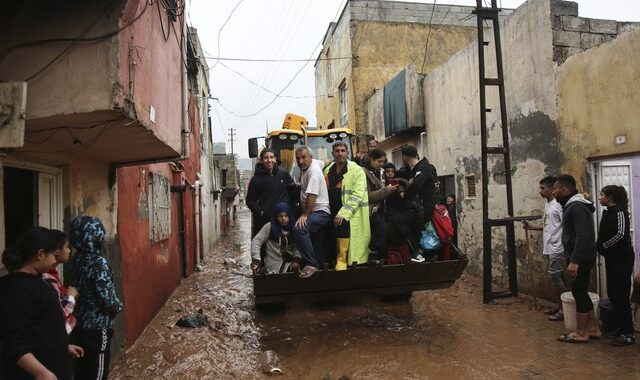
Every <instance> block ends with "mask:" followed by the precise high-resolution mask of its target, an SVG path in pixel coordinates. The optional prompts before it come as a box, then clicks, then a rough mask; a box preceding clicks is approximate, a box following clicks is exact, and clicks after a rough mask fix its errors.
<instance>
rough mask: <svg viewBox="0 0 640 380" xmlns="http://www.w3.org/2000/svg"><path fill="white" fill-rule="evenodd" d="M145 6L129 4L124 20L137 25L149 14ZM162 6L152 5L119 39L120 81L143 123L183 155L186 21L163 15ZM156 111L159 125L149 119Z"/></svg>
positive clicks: (138, 1)
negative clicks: (183, 84) (184, 37)
mask: <svg viewBox="0 0 640 380" xmlns="http://www.w3.org/2000/svg"><path fill="white" fill-rule="evenodd" d="M145 3H147V1H146V0H129V1H128V2H127V4H126V5H125V7H124V9H123V15H122V17H121V18H122V19H124V20H132V19H133V18H134V17H135V16H136V15H139V14H140V13H141V12H142V11H143V10H144V9H145ZM159 3H160V2H159V1H154V2H153V4H152V5H148V6H147V8H146V10H145V11H144V13H143V14H142V16H141V17H140V19H138V20H137V21H136V22H135V23H134V24H133V25H131V26H130V27H128V28H127V29H125V30H123V31H122V32H121V33H120V34H119V36H118V38H119V40H120V41H119V42H120V43H119V58H118V64H119V68H118V77H119V82H120V87H121V91H123V93H124V94H125V96H127V97H128V98H130V99H133V103H134V106H135V108H136V115H137V118H138V120H139V121H141V122H142V123H143V124H144V125H145V126H146V127H147V128H150V129H151V130H153V131H154V133H155V134H156V135H157V136H158V137H159V138H160V139H161V140H163V141H164V142H165V143H166V144H167V145H169V146H171V147H172V148H173V149H174V150H175V151H176V152H179V151H180V149H181V146H180V128H181V126H182V82H181V80H182V65H181V59H182V58H181V57H182V51H181V46H180V41H181V36H182V16H181V17H178V20H177V21H175V22H171V21H169V19H168V18H167V13H166V11H165V10H164V9H163V8H162V7H160V8H161V12H160V15H159V14H158V9H157V7H158V6H159ZM121 23H122V21H121ZM163 27H164V33H165V34H164V35H163V32H162V28H163ZM167 33H168V35H167ZM165 36H167V39H166V41H165V38H164V37H165ZM150 106H153V107H154V108H155V113H156V117H155V122H152V121H151V120H150V117H149V110H150Z"/></svg>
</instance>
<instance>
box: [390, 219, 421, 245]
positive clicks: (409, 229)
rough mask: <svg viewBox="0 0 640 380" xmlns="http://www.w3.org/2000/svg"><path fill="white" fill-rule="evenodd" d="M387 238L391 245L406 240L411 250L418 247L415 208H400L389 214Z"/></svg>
mask: <svg viewBox="0 0 640 380" xmlns="http://www.w3.org/2000/svg"><path fill="white" fill-rule="evenodd" d="M387 240H388V242H389V243H390V244H393V245H400V244H402V243H404V242H408V243H409V245H410V249H411V250H412V251H413V250H415V249H417V248H418V233H417V227H416V212H415V210H412V209H409V210H402V211H399V212H395V213H393V214H392V215H390V216H389V222H388V224H387Z"/></svg>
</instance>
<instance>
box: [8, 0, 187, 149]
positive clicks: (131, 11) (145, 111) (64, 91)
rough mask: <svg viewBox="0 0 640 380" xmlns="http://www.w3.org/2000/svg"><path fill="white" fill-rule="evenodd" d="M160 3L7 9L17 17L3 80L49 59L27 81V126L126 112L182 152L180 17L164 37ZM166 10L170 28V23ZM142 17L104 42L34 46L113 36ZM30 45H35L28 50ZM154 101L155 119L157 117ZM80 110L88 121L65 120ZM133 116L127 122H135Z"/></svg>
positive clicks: (11, 23)
mask: <svg viewBox="0 0 640 380" xmlns="http://www.w3.org/2000/svg"><path fill="white" fill-rule="evenodd" d="M18 3H21V4H18ZM156 6H157V5H148V3H147V2H146V1H144V0H119V1H115V2H109V3H107V2H101V1H88V2H70V3H64V4H54V3H51V4H49V3H46V2H45V3H31V2H17V3H16V4H12V5H10V6H8V7H9V8H8V9H7V12H8V13H7V14H9V13H11V14H12V15H13V17H10V18H8V19H7V23H6V24H5V25H3V28H5V30H7V31H8V32H7V33H3V34H2V36H0V50H3V51H4V52H6V54H5V55H3V57H0V80H7V81H11V80H15V81H23V80H26V79H28V78H30V77H31V76H32V75H34V74H35V73H37V72H38V71H40V70H41V69H43V68H45V67H46V66H47V65H48V64H50V66H48V67H47V68H46V69H44V70H43V71H42V72H41V73H40V74H39V75H37V76H36V77H34V78H33V79H30V80H29V81H28V90H27V129H29V128H30V126H31V125H32V123H33V122H36V123H37V125H38V126H41V125H42V124H43V123H48V124H50V125H47V126H48V127H55V126H59V125H60V124H62V125H74V124H77V123H79V122H84V123H87V124H89V125H91V122H93V123H94V124H95V123H96V122H97V121H104V120H113V119H118V118H122V117H125V118H128V119H133V120H138V121H139V123H140V125H142V126H144V128H146V129H148V130H150V131H152V132H153V134H154V135H155V136H156V137H157V138H158V139H159V140H161V141H162V142H163V143H164V144H166V145H167V146H169V147H170V148H172V149H173V151H174V152H180V151H181V144H180V127H181V125H182V119H181V113H180V109H181V102H182V92H181V65H179V64H174V63H175V62H180V55H181V48H180V44H179V42H178V40H179V39H180V35H181V34H182V27H181V23H180V20H178V21H177V22H175V23H174V25H173V26H172V27H170V30H171V35H170V36H169V37H170V38H169V39H168V40H167V41H165V40H164V38H163V36H162V34H161V31H160V24H159V23H160V19H159V17H158V12H157V10H156V9H155V7H156ZM163 13H164V15H163V19H164V20H163V21H164V23H165V27H167V25H170V24H171V23H169V22H168V21H167V15H166V12H163ZM138 15H141V17H139V18H138V19H137V20H136V21H135V22H134V23H133V24H132V25H130V26H128V27H126V28H125V29H123V30H122V31H121V32H120V33H115V34H114V35H112V36H110V37H106V38H104V39H99V40H97V41H91V42H80V43H75V42H53V43H34V44H32V42H33V41H41V40H44V39H51V38H70V39H73V38H78V37H80V38H89V37H95V36H101V35H108V34H109V33H112V32H114V31H117V30H118V29H119V28H122V27H124V26H125V25H128V24H130V23H131V22H133V20H134V19H135V18H136V17H137V16H138ZM173 29H175V31H176V33H177V37H176V36H175V35H174V32H173ZM24 43H27V44H28V47H22V45H21V44H24ZM5 49H6V50H5ZM58 55H60V57H59V58H56V57H57V56H58ZM159 78H162V79H161V80H160V79H159ZM151 106H153V107H154V108H155V113H156V116H155V121H151V120H150V116H149V115H150V107H151ZM174 111H177V112H174ZM105 113H107V114H109V115H105ZM74 114H84V115H85V119H80V118H76V119H74V120H72V123H73V124H70V123H69V120H68V119H65V121H62V122H61V121H60V117H61V116H62V115H74ZM130 121H131V120H125V121H123V123H124V126H130V125H132V124H133V123H131V122H130ZM118 127H119V126H117V125H114V126H112V127H111V128H114V129H119V128H118ZM123 129H126V128H123ZM123 132H124V131H123ZM113 161H116V159H115V158H114V160H113Z"/></svg>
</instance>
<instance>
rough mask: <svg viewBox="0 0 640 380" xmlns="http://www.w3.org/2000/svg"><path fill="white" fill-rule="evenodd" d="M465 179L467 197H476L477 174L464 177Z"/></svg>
mask: <svg viewBox="0 0 640 380" xmlns="http://www.w3.org/2000/svg"><path fill="white" fill-rule="evenodd" d="M464 181H465V185H466V189H467V198H475V197H476V196H477V193H476V176H475V174H472V175H468V176H466V177H464Z"/></svg>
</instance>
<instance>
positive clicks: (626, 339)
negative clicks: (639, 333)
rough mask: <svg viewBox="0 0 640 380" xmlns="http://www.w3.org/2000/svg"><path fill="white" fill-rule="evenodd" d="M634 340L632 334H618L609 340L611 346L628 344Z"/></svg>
mask: <svg viewBox="0 0 640 380" xmlns="http://www.w3.org/2000/svg"><path fill="white" fill-rule="evenodd" d="M635 342H636V338H635V337H634V336H633V334H620V335H618V336H617V337H615V338H613V341H612V342H611V345H612V346H630V345H632V344H634V343H635Z"/></svg>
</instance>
